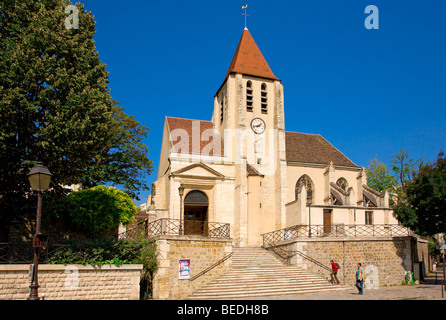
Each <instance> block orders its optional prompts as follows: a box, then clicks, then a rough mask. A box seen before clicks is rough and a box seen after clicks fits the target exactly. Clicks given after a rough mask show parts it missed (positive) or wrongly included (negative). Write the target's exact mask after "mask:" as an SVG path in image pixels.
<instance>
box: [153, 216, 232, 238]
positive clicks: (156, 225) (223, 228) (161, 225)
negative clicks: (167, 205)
mask: <svg viewBox="0 0 446 320" xmlns="http://www.w3.org/2000/svg"><path fill="white" fill-rule="evenodd" d="M230 230H231V229H230V224H229V223H224V222H207V221H193V220H192V221H188V220H186V221H180V219H170V218H161V219H158V220H155V221H152V222H150V223H149V224H148V225H147V236H148V237H153V236H157V235H198V236H205V237H209V238H230V237H231V233H230Z"/></svg>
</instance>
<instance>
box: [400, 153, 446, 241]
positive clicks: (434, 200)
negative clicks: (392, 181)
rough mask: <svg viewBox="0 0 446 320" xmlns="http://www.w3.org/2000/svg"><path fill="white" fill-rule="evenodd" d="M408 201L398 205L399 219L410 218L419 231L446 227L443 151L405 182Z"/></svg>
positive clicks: (410, 221)
mask: <svg viewBox="0 0 446 320" xmlns="http://www.w3.org/2000/svg"><path fill="white" fill-rule="evenodd" d="M406 196H407V198H406V199H407V201H405V202H401V203H399V204H398V205H397V206H396V207H395V214H396V215H397V216H398V219H402V220H403V221H407V222H406V223H407V224H409V225H411V226H412V227H413V228H414V230H415V231H416V232H418V233H420V234H426V235H434V234H436V233H439V232H444V231H445V230H446V159H445V155H444V153H443V152H441V153H440V154H439V155H438V158H437V161H436V162H435V163H433V164H426V165H423V166H422V167H421V168H420V171H419V172H418V174H416V175H415V177H414V179H413V180H412V181H408V182H407V183H406Z"/></svg>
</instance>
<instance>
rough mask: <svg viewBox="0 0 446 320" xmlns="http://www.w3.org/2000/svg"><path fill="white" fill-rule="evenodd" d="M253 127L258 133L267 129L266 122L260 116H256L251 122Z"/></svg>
mask: <svg viewBox="0 0 446 320" xmlns="http://www.w3.org/2000/svg"><path fill="white" fill-rule="evenodd" d="M251 129H252V131H254V132H255V133H257V134H261V133H263V132H264V131H265V122H263V120H262V119H260V118H255V119H254V120H252V122H251Z"/></svg>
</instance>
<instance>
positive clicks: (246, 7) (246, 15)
mask: <svg viewBox="0 0 446 320" xmlns="http://www.w3.org/2000/svg"><path fill="white" fill-rule="evenodd" d="M242 9H244V10H245V13H243V14H242V16H245V29H247V28H246V17H248V16H249V14H246V9H248V5H246V6H243V7H242Z"/></svg>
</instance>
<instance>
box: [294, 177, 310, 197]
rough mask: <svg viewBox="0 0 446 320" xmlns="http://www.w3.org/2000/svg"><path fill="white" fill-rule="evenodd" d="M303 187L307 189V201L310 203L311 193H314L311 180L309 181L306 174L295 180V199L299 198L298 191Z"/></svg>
mask: <svg viewBox="0 0 446 320" xmlns="http://www.w3.org/2000/svg"><path fill="white" fill-rule="evenodd" d="M304 187H305V188H306V190H307V202H309V203H312V202H313V193H314V187H313V182H312V181H311V179H310V177H309V176H307V175H306V174H305V175H303V176H302V177H300V178H299V180H297V182H296V189H295V195H296V200H298V199H299V193H300V191H301V190H302V188H304Z"/></svg>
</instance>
